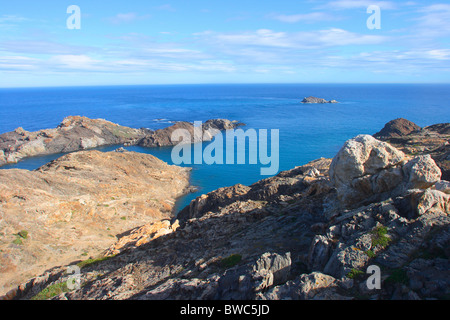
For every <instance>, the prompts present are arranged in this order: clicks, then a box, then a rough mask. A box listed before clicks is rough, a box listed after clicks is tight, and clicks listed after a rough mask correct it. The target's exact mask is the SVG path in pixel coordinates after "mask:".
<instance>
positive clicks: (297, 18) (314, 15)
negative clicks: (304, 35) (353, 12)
mask: <svg viewBox="0 0 450 320" xmlns="http://www.w3.org/2000/svg"><path fill="white" fill-rule="evenodd" d="M271 17H272V19H275V20H278V21H281V22H286V23H296V22H304V23H313V22H319V21H333V20H339V19H340V18H339V17H337V16H336V15H331V14H328V13H324V12H311V13H303V14H291V15H284V14H275V15H272V16H271Z"/></svg>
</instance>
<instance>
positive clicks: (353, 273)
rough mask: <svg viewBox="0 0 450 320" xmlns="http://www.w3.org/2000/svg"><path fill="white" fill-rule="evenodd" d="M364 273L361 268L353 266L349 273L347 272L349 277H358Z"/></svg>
mask: <svg viewBox="0 0 450 320" xmlns="http://www.w3.org/2000/svg"><path fill="white" fill-rule="evenodd" d="M363 274H364V272H362V271H361V270H358V269H355V268H353V269H352V270H351V271H350V272H349V273H347V278H350V279H357V278H359V277H361V276H362V275H363Z"/></svg>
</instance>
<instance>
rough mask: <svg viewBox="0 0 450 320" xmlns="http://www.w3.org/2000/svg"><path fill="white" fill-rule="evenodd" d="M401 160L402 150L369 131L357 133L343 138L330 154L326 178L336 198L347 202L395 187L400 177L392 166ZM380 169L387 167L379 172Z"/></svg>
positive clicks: (358, 200)
mask: <svg viewBox="0 0 450 320" xmlns="http://www.w3.org/2000/svg"><path fill="white" fill-rule="evenodd" d="M404 160H405V155H404V154H403V152H401V151H399V150H397V149H395V148H394V147H392V146H390V145H389V144H387V143H385V142H382V141H379V140H376V139H375V138H373V137H371V136H369V135H359V136H357V137H355V138H353V139H350V140H348V141H346V143H345V144H344V146H343V147H342V148H341V150H340V151H339V152H338V154H337V155H336V156H335V157H334V158H333V162H332V163H331V166H330V173H329V174H330V179H331V182H332V183H333V184H334V185H335V187H336V189H337V192H338V197H339V198H340V200H341V201H342V202H343V203H344V204H346V205H348V206H351V205H352V204H355V203H358V202H360V201H362V200H364V199H367V197H368V196H371V195H373V193H374V191H375V192H377V193H381V192H387V191H390V190H392V189H394V188H395V187H397V185H398V183H399V182H400V181H401V180H402V178H403V177H402V174H401V172H400V171H399V170H396V168H395V167H396V166H398V165H400V164H401V163H402V162H403V161H404ZM383 170H387V171H385V172H383V173H381V174H380V172H382V171H383ZM375 175H376V176H375ZM373 182H374V183H373Z"/></svg>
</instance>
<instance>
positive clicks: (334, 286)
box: [0, 119, 450, 300]
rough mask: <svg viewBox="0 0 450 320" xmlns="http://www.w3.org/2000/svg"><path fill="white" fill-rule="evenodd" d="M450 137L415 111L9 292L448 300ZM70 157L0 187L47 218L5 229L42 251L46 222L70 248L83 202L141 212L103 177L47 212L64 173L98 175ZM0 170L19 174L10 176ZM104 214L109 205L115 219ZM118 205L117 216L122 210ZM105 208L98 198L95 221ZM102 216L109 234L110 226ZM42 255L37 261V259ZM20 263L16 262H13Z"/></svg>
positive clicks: (1, 203) (221, 192)
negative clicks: (412, 118) (71, 270)
mask: <svg viewBox="0 0 450 320" xmlns="http://www.w3.org/2000/svg"><path fill="white" fill-rule="evenodd" d="M449 139H450V124H449V123H442V124H436V125H431V126H428V127H425V128H421V127H419V126H417V125H415V124H413V123H410V122H408V121H407V120H405V119H396V120H393V121H392V122H390V123H389V124H387V125H386V126H385V128H384V129H383V130H381V131H380V132H379V133H377V134H375V137H374V136H371V135H367V134H365V135H358V136H356V137H354V138H352V139H349V140H348V141H346V142H345V143H344V145H343V146H342V148H341V149H340V150H339V152H338V153H337V154H336V156H335V157H334V158H332V159H325V158H321V159H317V160H315V161H312V162H310V163H308V164H305V165H302V166H300V167H295V168H293V169H291V170H287V171H283V172H280V173H279V174H278V175H277V176H274V177H271V178H267V179H264V180H261V181H258V182H256V183H254V184H252V185H250V186H245V185H242V184H237V185H235V186H230V187H224V188H221V189H218V190H215V191H212V192H210V193H208V194H205V195H202V196H200V197H198V198H196V199H194V200H193V201H192V202H191V203H190V205H188V206H187V207H186V208H184V209H183V210H181V211H180V212H179V213H178V215H177V216H174V217H172V218H171V219H170V220H169V219H165V220H159V221H155V222H148V223H146V224H144V223H143V224H142V226H140V227H136V228H133V229H131V230H130V231H128V232H123V233H121V234H117V235H116V236H117V238H118V239H117V241H115V242H114V243H113V244H111V245H110V246H109V247H107V248H105V250H104V251H103V252H102V254H100V255H99V256H97V257H95V258H93V259H87V257H84V258H83V255H82V254H81V253H82V250H81V251H78V253H80V260H83V261H81V262H80V260H78V261H73V262H72V263H69V264H62V265H61V266H60V267H55V268H53V269H51V270H48V271H46V272H44V273H42V274H40V275H39V276H37V277H34V278H32V279H30V280H28V281H26V282H24V283H23V284H21V285H19V286H16V287H14V288H13V289H12V290H10V291H9V292H8V293H7V294H6V295H5V296H4V299H16V300H20V299H25V300H26V299H49V298H50V299H54V300H83V299H87V300H89V299H112V300H114V299H115V300H122V299H135V300H175V299H179V300H195V299H200V300H207V299H213V300H250V299H256V300H281V299H294V300H311V299H315V300H323V299H331V300H358V299H371V300H377V299H379V300H380V299H382V300H385V299H388V300H390V299H393V300H399V299H404V300H422V299H447V298H448V297H449V294H450V289H449V288H450V264H449V260H448V259H449V256H450V251H449V248H450V216H449V214H450V182H449V181H448V172H449V171H448V164H449V159H450V150H449V144H448V141H449ZM84 156H88V154H86V153H84ZM124 156H127V154H124ZM73 157H76V156H75V155H74V156H73ZM80 160H81V159H80ZM112 160H113V162H115V161H117V159H112ZM125 160H126V157H125V158H124V159H123V161H125ZM152 161H154V160H152ZM65 162H66V161H62V162H56V163H53V164H50V165H49V166H47V167H44V168H42V169H40V170H38V172H36V173H26V174H25V173H22V172H13V171H11V172H9V173H5V174H6V175H7V176H8V175H11V176H14V175H24V178H22V179H15V180H14V181H15V183H14V188H13V187H11V184H12V182H10V184H7V185H9V188H10V189H7V190H9V191H8V192H6V193H5V192H4V191H3V192H1V193H0V194H2V195H4V194H6V196H3V197H2V198H0V211H4V210H7V209H8V208H11V209H12V208H20V210H22V212H28V215H29V216H30V217H33V219H34V220H36V219H37V220H38V221H42V223H43V228H40V229H39V230H36V231H34V232H36V235H34V234H33V233H34V232H33V233H32V232H29V234H28V235H25V236H24V235H23V233H21V232H20V228H21V226H23V225H24V223H25V221H26V220H25V219H22V218H21V217H19V218H18V219H16V220H14V219H15V218H14V216H12V217H9V218H8V219H10V220H12V222H11V226H14V227H11V228H10V229H7V230H3V231H2V232H3V234H4V235H6V236H7V237H8V238H7V239H8V241H12V240H13V237H17V238H19V240H21V241H23V244H20V245H19V244H16V246H21V247H20V248H21V250H22V251H23V252H28V251H30V250H31V249H30V247H29V246H30V245H31V244H32V243H33V242H32V241H34V239H35V238H34V237H37V236H38V234H39V233H43V234H44V235H45V233H47V237H50V235H56V237H55V236H54V237H53V241H54V242H55V243H54V244H53V246H50V247H49V248H54V246H63V245H67V247H68V248H70V247H71V246H72V243H70V242H67V241H68V239H67V236H66V237H64V238H62V236H63V232H62V231H63V229H60V228H63V226H64V223H63V221H64V219H66V220H69V221H72V220H73V219H75V221H78V220H76V219H82V217H84V216H85V217H89V216H90V214H89V213H87V214H86V213H83V210H82V208H84V206H86V205H92V204H95V203H99V204H100V208H101V210H102V211H104V210H105V207H106V206H105V205H109V206H114V207H115V208H117V211H118V212H119V211H120V212H121V213H120V214H119V216H122V215H126V217H127V219H128V218H129V217H130V215H131V214H130V213H129V212H127V211H126V210H127V207H126V206H125V203H127V201H126V200H125V199H123V198H122V196H120V201H118V202H117V203H116V202H115V201H116V200H113V199H112V198H113V197H114V199H117V197H119V196H118V195H116V193H114V194H111V193H107V194H105V195H104V196H103V197H102V198H101V199H97V198H95V199H92V195H91V192H92V191H91V190H92V189H86V192H85V194H86V197H87V199H85V198H82V197H80V196H79V195H72V200H71V201H70V203H71V204H72V205H73V206H72V207H69V204H66V206H67V210H59V211H57V212H60V213H65V214H64V215H61V216H59V217H58V216H57V215H54V216H52V215H50V214H49V213H47V211H46V210H50V209H52V208H53V207H54V206H52V208H48V209H46V208H40V207H39V208H36V207H35V206H36V205H37V204H36V203H37V202H38V201H36V199H41V200H43V199H46V197H49V196H50V194H47V193H46V192H48V190H49V188H50V187H51V186H53V189H54V191H53V192H60V193H63V194H64V193H69V192H73V191H69V190H70V189H71V188H73V187H69V186H65V185H64V184H61V183H58V181H59V180H62V181H67V182H70V181H71V180H66V179H75V178H77V179H79V178H81V177H86V178H88V177H89V174H88V172H90V169H89V167H86V164H85V165H83V167H80V166H79V165H76V164H74V163H71V164H69V163H67V164H66V163H65ZM88 163H91V162H90V161H89V162H88ZM133 163H134V162H130V163H129V164H130V167H125V168H124V167H119V168H117V169H115V170H118V172H122V173H121V174H120V178H121V179H122V177H123V178H124V179H126V177H127V175H126V174H125V173H124V171H126V172H129V171H130V170H133V172H134V173H133V175H136V176H139V178H136V179H137V180H136V181H140V179H142V178H143V177H145V176H154V177H155V179H159V181H161V183H163V181H165V180H163V179H165V178H163V179H161V178H162V177H158V176H157V175H156V174H157V171H158V170H156V172H153V173H149V174H140V173H139V172H141V171H142V170H143V171H144V172H145V171H146V170H151V168H153V166H154V165H153V164H151V165H149V166H147V165H145V164H142V165H141V167H136V168H135V167H134V166H133ZM99 165H100V164H99ZM105 165H106V164H105ZM100 166H101V165H100ZM174 170H175V172H177V171H178V170H180V169H175V168H174ZM53 171H55V172H58V171H60V172H61V173H60V174H63V176H61V177H60V178H58V180H57V181H54V182H53V181H52V180H49V177H50V176H48V173H50V172H53ZM47 172H48V173H47ZM162 172H164V170H163V171H162ZM93 173H94V172H93ZM130 173H131V172H130ZM130 173H129V174H130ZM95 174H97V173H95ZM95 174H94V176H95ZM25 175H30V176H26V177H25ZM63 177H64V178H63ZM69 177H70V178H69ZM99 177H100V176H99ZM33 179H45V180H43V181H44V182H45V181H46V180H47V181H48V182H49V183H50V184H49V185H46V184H45V183H39V185H41V184H42V185H43V186H42V187H41V188H45V189H43V190H42V192H41V193H40V195H39V194H38V192H40V191H39V189H37V190H36V191H35V192H36V193H35V194H36V195H35V196H34V195H28V193H27V192H25V190H29V189H30V188H32V186H30V185H29V184H30V183H31V182H32V181H33ZM0 181H13V180H12V177H11V178H9V180H8V179H7V180H5V177H2V179H1V180H0ZM72 181H73V182H75V180H72ZM126 181H127V180H124V182H125V183H126ZM73 182H72V183H73ZM111 182H112V181H110V180H107V181H103V180H102V181H100V183H101V184H103V183H104V184H109V183H111ZM167 183H168V184H173V180H170V179H169V180H168V181H167ZM71 185H73V184H71ZM179 186H180V187H182V186H183V183H182V181H181V182H180V183H179ZM25 187H26V188H28V189H25ZM81 187H82V185H80V188H81ZM92 187H94V188H95V186H92ZM123 187H124V185H123ZM161 187H163V188H164V186H161ZM16 190H17V191H16ZM20 190H23V191H20ZM106 190H107V189H105V191H106ZM119 190H122V191H123V192H125V191H126V190H127V189H126V188H124V189H122V187H121V186H120V185H118V186H117V194H119V193H118V192H119ZM172 190H174V189H173V187H172ZM180 190H181V189H180ZM44 191H45V192H44ZM174 191H175V190H174ZM133 193H134V192H133ZM39 197H40V198H39ZM147 198H148V197H147ZM158 199H162V198H158ZM33 200H35V201H33ZM83 203H86V204H85V205H83ZM158 203H159V202H158ZM62 204H63V203H62ZM62 204H61V205H62ZM95 207H96V206H95V205H94V208H95ZM106 208H108V207H106ZM36 209H37V211H36ZM16 210H19V209H16ZM99 214H101V213H99ZM105 214H106V212H105V213H103V214H101V216H104V217H105V218H106V216H105ZM110 214H111V215H112V217H114V214H115V211H114V210H113V211H112V212H111V213H110ZM96 215H97V213H96V211H95V210H94V211H93V212H92V215H91V216H92V218H90V219H94V218H95V217H96ZM22 216H23V217H24V213H23V214H22ZM46 217H47V218H46ZM52 217H54V218H52ZM49 219H51V220H50V221H52V222H53V224H52V223H48V222H50V221H49ZM58 219H59V220H58ZM61 220H62V221H61ZM108 221H109V220H105V222H108ZM114 221H117V220H114ZM46 222H47V224H46ZM58 222H59V223H58ZM13 223H15V224H13ZM108 223H109V222H108ZM88 225H90V226H92V228H95V225H91V224H88ZM76 227H77V228H76V229H69V230H70V233H71V234H73V235H75V233H76V232H79V233H80V236H82V235H83V234H85V232H86V231H85V230H84V229H83V228H81V224H79V225H76ZM97 227H99V228H100V229H101V230H103V231H102V232H104V229H105V227H106V225H101V226H100V225H98V226H97ZM78 228H79V229H78ZM55 230H56V231H55ZM108 232H109V231H108ZM111 232H112V231H111ZM86 235H87V234H86ZM26 236H28V238H29V240H28V238H27V239H24V237H26ZM86 239H89V238H88V237H87V238H86ZM105 244H106V243H105ZM5 246H6V247H8V245H5ZM10 246H11V245H10ZM56 249H58V248H55V250H56ZM8 250H10V249H8ZM11 250H12V249H11ZM61 250H62V249H61ZM3 252H4V251H3ZM17 252H18V251H17ZM31 252H32V251H31ZM32 257H33V255H30V260H28V262H27V263H33V261H32V260H31V259H32ZM15 261H18V260H15ZM36 263H37V262H36ZM74 264H77V265H78V266H79V267H80V268H81V274H80V280H81V283H82V285H81V287H80V288H78V289H74V290H70V289H68V288H66V287H64V284H65V283H66V282H67V281H68V280H69V277H70V275H68V274H67V267H68V266H69V265H74ZM3 265H4V264H3V263H2V266H3ZM371 266H377V267H379V268H380V272H381V275H380V288H379V289H377V288H370V287H369V286H368V285H367V281H368V279H369V277H370V276H371V274H370V273H368V270H369V267H371ZM9 272H11V273H14V272H15V269H14V266H12V265H11V268H10V269H9ZM49 292H52V295H48V293H49Z"/></svg>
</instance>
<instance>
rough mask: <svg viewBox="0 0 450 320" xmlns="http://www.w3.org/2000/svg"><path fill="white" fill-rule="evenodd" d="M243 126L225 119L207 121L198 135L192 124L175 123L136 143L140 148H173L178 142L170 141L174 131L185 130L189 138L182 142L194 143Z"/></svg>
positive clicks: (208, 139)
mask: <svg viewBox="0 0 450 320" xmlns="http://www.w3.org/2000/svg"><path fill="white" fill-rule="evenodd" d="M241 125H243V124H242V123H239V122H237V121H230V120H227V119H214V120H208V121H206V122H205V123H203V124H202V126H201V128H199V129H198V133H197V132H196V130H195V129H194V128H195V127H194V124H193V123H190V122H184V121H181V122H177V123H175V124H174V125H172V126H170V127H168V128H164V129H159V130H156V131H154V132H152V133H150V134H148V135H146V136H145V137H144V138H143V139H141V140H140V141H139V142H138V145H140V146H142V147H162V146H173V145H176V144H177V143H178V141H172V139H171V137H172V133H173V132H174V131H175V130H185V132H186V133H189V136H188V137H186V138H185V140H184V141H183V142H184V143H185V142H186V141H190V143H196V142H201V141H210V140H212V138H213V137H214V136H215V135H216V134H217V132H219V131H223V130H229V129H235V128H237V127H239V126H241Z"/></svg>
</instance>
